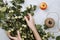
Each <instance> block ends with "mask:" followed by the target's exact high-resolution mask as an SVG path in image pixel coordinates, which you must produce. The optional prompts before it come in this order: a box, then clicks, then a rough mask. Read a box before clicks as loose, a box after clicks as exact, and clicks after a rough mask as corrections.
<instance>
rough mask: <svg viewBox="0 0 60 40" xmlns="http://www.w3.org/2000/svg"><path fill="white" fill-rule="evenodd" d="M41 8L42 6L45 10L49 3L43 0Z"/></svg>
mask: <svg viewBox="0 0 60 40" xmlns="http://www.w3.org/2000/svg"><path fill="white" fill-rule="evenodd" d="M40 8H41V9H42V10H45V9H46V8H47V4H46V3H45V2H42V3H41V4H40Z"/></svg>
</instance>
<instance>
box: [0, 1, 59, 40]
mask: <svg viewBox="0 0 60 40" xmlns="http://www.w3.org/2000/svg"><path fill="white" fill-rule="evenodd" d="M4 1H5V0H4ZM7 1H8V2H9V0H7ZM41 2H46V3H47V4H48V8H47V9H46V10H44V11H43V10H41V9H40V8H39V5H40V3H41ZM30 4H32V5H37V9H36V11H35V12H34V13H35V15H34V19H35V23H36V24H41V25H43V24H44V20H45V19H46V18H47V17H50V16H51V17H52V18H53V19H54V20H55V23H56V25H55V27H54V28H51V29H48V31H49V32H51V33H54V35H55V36H58V35H60V31H59V28H60V27H59V26H60V0H25V3H24V4H23V10H25V7H27V6H29V5H30ZM9 5H11V4H10V3H9ZM48 14H52V15H48ZM47 15H48V16H47ZM58 16H59V18H58ZM58 20H59V21H58ZM0 40H9V38H8V37H7V35H6V33H5V31H4V30H2V29H0ZM49 40H55V39H52V38H49Z"/></svg>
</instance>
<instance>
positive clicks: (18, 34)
mask: <svg viewBox="0 0 60 40" xmlns="http://www.w3.org/2000/svg"><path fill="white" fill-rule="evenodd" d="M17 36H18V38H19V39H20V40H21V36H20V32H19V30H18V31H17Z"/></svg>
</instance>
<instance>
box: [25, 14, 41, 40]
mask: <svg viewBox="0 0 60 40" xmlns="http://www.w3.org/2000/svg"><path fill="white" fill-rule="evenodd" d="M28 16H29V19H28V18H27V17H26V16H25V20H26V22H27V24H28V26H29V28H30V29H31V30H32V31H33V34H34V36H35V38H36V40H41V37H40V36H39V34H38V32H37V30H36V28H35V24H34V20H33V17H32V16H31V14H28Z"/></svg>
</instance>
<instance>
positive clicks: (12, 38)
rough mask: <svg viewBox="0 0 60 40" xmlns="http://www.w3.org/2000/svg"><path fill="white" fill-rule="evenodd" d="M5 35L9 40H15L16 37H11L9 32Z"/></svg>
mask: <svg viewBox="0 0 60 40" xmlns="http://www.w3.org/2000/svg"><path fill="white" fill-rule="evenodd" d="M7 35H8V37H9V38H10V39H13V40H14V39H16V37H12V36H11V35H10V33H9V32H8V33H7Z"/></svg>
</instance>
